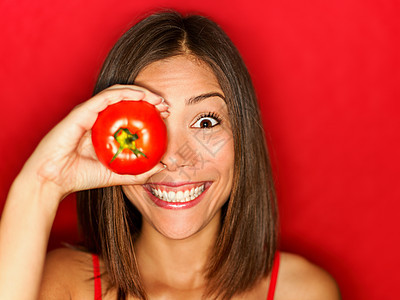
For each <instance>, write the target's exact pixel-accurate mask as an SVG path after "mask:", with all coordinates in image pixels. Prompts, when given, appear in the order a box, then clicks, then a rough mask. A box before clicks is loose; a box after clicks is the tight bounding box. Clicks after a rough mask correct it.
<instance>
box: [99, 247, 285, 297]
mask: <svg viewBox="0 0 400 300" xmlns="http://www.w3.org/2000/svg"><path fill="white" fill-rule="evenodd" d="M92 259H93V275H94V300H101V297H102V296H101V274H100V264H99V257H98V256H97V255H96V254H92ZM279 262H280V258H279V252H276V254H275V259H274V264H273V266H272V270H271V281H270V283H269V289H268V296H267V300H273V299H274V295H275V287H276V280H277V278H278V271H279Z"/></svg>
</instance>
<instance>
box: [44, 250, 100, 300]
mask: <svg viewBox="0 0 400 300" xmlns="http://www.w3.org/2000/svg"><path fill="white" fill-rule="evenodd" d="M92 277H93V267H92V257H91V255H90V254H89V253H85V252H82V251H78V250H74V249H68V248H62V249H57V250H53V251H51V252H49V253H48V255H47V258H46V263H45V266H44V271H43V276H42V283H41V289H40V297H39V299H41V300H44V299H46V300H48V299H60V300H62V299H90V298H93V297H92V295H93V282H92V280H91V278H92Z"/></svg>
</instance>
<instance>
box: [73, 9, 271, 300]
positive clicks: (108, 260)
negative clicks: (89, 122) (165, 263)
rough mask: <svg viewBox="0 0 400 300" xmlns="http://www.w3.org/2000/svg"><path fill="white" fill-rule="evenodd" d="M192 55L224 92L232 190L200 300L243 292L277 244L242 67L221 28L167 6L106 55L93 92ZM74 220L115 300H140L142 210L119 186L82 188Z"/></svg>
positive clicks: (260, 137)
mask: <svg viewBox="0 0 400 300" xmlns="http://www.w3.org/2000/svg"><path fill="white" fill-rule="evenodd" d="M182 54H186V55H188V54H189V55H192V56H194V57H196V58H198V59H200V60H202V61H204V62H205V63H207V64H208V65H209V66H210V67H211V69H212V70H213V71H214V73H215V75H216V76H217V78H218V81H219V83H220V86H221V88H222V90H223V92H224V94H225V98H226V103H227V106H228V110H229V115H230V119H231V124H232V133H233V139H234V152H235V165H234V179H233V188H232V192H231V195H230V197H229V200H228V201H227V203H226V204H225V205H224V206H223V208H222V220H223V222H222V227H221V232H220V234H219V236H218V239H217V242H216V245H215V249H214V253H213V255H212V256H211V257H210V260H209V264H208V266H206V267H207V269H206V270H205V272H206V273H205V274H206V276H207V279H208V287H207V291H206V295H204V296H205V297H213V298H215V299H230V298H231V297H232V296H233V295H235V294H240V293H242V292H244V291H246V290H248V289H250V288H251V287H252V286H254V284H255V283H256V282H257V281H258V280H259V279H261V278H262V277H263V276H266V275H267V274H268V273H269V272H270V270H271V267H272V262H273V258H274V254H275V251H276V248H277V235H278V234H277V231H278V230H277V224H278V220H277V218H278V216H277V205H276V197H275V192H274V186H273V179H272V174H271V168H270V163H269V160H268V154H267V147H266V142H265V137H264V131H263V128H262V123H261V118H260V113H259V108H258V104H257V99H256V95H255V92H254V88H253V84H252V82H251V78H250V76H249V73H248V71H247V68H246V66H245V64H244V62H243V60H242V58H241V56H240V54H239V52H238V51H237V49H236V48H235V46H234V45H233V43H232V42H231V40H230V39H229V38H228V36H227V35H226V34H225V33H224V31H223V30H222V29H221V28H220V27H219V26H218V25H217V24H215V23H214V22H213V21H211V20H210V19H208V18H205V17H202V16H198V15H189V16H182V15H181V14H179V13H176V12H172V11H168V12H161V13H156V14H152V15H150V16H148V17H147V18H145V19H143V20H142V21H140V22H139V23H137V24H136V25H135V26H133V27H132V28H131V29H130V30H129V31H127V32H126V33H125V34H124V35H123V36H122V37H121V38H120V40H119V41H118V42H117V43H116V45H115V46H114V48H113V49H112V50H111V52H110V54H109V55H108V57H107V59H106V61H105V63H104V66H103V68H102V70H101V73H100V75H99V78H98V81H97V84H96V88H95V91H94V93H95V94H96V93H98V92H100V91H101V90H103V89H105V88H107V87H109V86H111V85H113V84H117V83H118V84H133V83H134V81H135V78H136V76H137V75H138V73H139V72H140V71H141V70H142V69H143V68H144V67H146V66H147V65H149V64H151V63H152V62H155V61H158V60H161V59H165V58H168V57H172V56H176V55H182ZM77 206H78V218H79V222H80V227H81V230H82V232H83V237H84V246H85V247H86V248H87V250H88V251H90V252H93V253H97V254H99V255H100V256H101V257H102V258H103V260H104V264H105V268H106V272H107V275H108V278H109V282H108V283H109V287H110V288H117V289H118V295H119V296H118V297H119V299H123V298H124V297H125V295H128V294H132V295H134V296H136V297H138V298H140V299H146V292H145V290H144V288H143V286H142V284H141V280H140V275H139V271H138V268H137V264H136V259H135V254H134V249H133V245H134V242H135V238H136V237H137V236H138V234H139V233H140V229H141V221H142V220H141V215H140V213H139V212H138V211H137V209H136V208H135V207H134V206H133V205H132V204H131V202H130V201H129V200H127V199H126V198H125V196H124V194H123V192H122V189H121V188H120V187H110V188H104V189H96V190H89V191H83V192H81V193H79V195H78V201H77Z"/></svg>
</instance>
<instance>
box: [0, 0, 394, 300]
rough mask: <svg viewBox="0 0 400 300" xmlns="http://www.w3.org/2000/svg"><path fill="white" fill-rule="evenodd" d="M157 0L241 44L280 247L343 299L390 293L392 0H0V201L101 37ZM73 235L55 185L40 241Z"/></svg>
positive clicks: (103, 50) (73, 99)
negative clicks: (316, 270)
mask: <svg viewBox="0 0 400 300" xmlns="http://www.w3.org/2000/svg"><path fill="white" fill-rule="evenodd" d="M160 7H170V8H176V9H178V10H180V11H183V12H186V11H197V12H199V13H202V14H205V15H208V16H210V17H212V18H213V19H214V20H216V21H217V22H218V23H219V24H220V25H221V26H222V27H223V29H225V31H226V32H227V33H228V35H229V36H230V37H231V38H232V39H233V41H234V42H235V44H236V45H237V47H238V48H239V50H240V51H241V53H242V54H243V57H244V60H245V62H246V63H247V65H248V67H249V70H250V73H251V75H252V76H253V79H254V82H255V85H256V89H257V92H258V95H259V99H260V105H261V109H262V114H263V117H264V124H265V127H266V132H267V138H268V142H269V146H270V151H271V156H272V161H273V165H274V170H275V175H276V184H277V191H278V196H279V204H280V214H281V221H282V242H281V245H282V246H281V248H282V249H283V250H287V251H292V252H297V253H300V254H302V255H304V256H305V257H307V258H308V259H310V260H311V261H313V262H315V263H317V264H319V265H321V266H322V267H324V268H325V269H327V270H328V271H329V272H330V273H331V274H333V275H334V277H335V278H336V280H337V281H338V283H339V285H340V288H341V291H342V294H343V298H344V299H363V300H369V299H398V296H397V294H398V284H397V281H398V280H399V276H398V269H399V267H400V255H399V252H400V242H399V233H400V230H399V227H400V226H399V217H400V214H399V212H398V210H399V209H400V202H399V200H400V185H399V184H398V180H399V177H400V176H399V175H400V174H399V173H400V171H399V170H400V168H399V167H400V159H399V144H400V134H399V129H400V121H399V111H400V110H399V108H400V104H399V103H398V102H399V99H400V97H399V96H400V88H399V82H400V58H399V55H400V54H399V53H400V47H399V46H400V42H399V38H400V35H399V34H400V24H399V12H400V6H399V2H398V1H395V0H386V1H378V0H376V1H370V0H336V1H321V0H310V1H295V0H281V1H261V0H260V1H234V0H226V1H219V2H217V1H212V0H203V1H196V3H191V2H190V1H156V0H147V1H128V0H125V1H105V0H103V1H99V0H90V1H81V0H69V1H62V2H61V1H59V2H58V1H50V0H48V1H45V0H41V1H16V0H2V1H1V2H0V40H1V47H0V59H1V64H0V83H1V90H0V91H1V96H0V99H1V105H2V108H1V110H0V128H1V131H0V132H1V135H0V139H1V147H0V155H1V157H2V158H3V159H2V163H1V166H0V168H1V169H0V170H1V173H0V175H1V177H0V197H1V198H0V200H1V201H0V203H1V205H0V208H1V207H2V203H3V202H4V199H5V197H6V194H7V190H8V189H9V186H10V184H11V182H12V180H13V178H14V177H15V176H16V175H17V173H18V171H19V170H20V168H21V167H22V165H23V163H24V161H25V160H26V159H27V158H28V157H29V155H30V153H31V152H32V151H33V149H34V148H35V145H36V144H37V143H38V142H39V141H40V139H41V138H42V137H43V135H44V134H45V133H46V132H47V131H48V130H50V128H51V127H52V126H54V125H55V124H56V123H57V122H58V121H59V120H60V119H61V118H62V117H63V116H65V115H66V114H67V113H68V112H69V111H70V110H71V109H72V108H73V107H74V106H75V105H76V104H78V103H80V102H81V101H83V100H85V99H87V98H88V97H89V96H90V95H91V92H92V88H93V85H94V82H95V78H96V75H97V73H98V71H99V68H100V66H101V63H102V61H103V59H104V58H105V55H106V54H107V52H108V51H109V49H110V47H111V46H112V44H113V43H114V42H115V41H116V40H117V39H118V37H119V36H120V34H121V33H122V32H123V31H125V30H126V29H127V28H129V26H130V25H131V24H132V23H133V22H134V21H135V20H136V19H137V18H138V17H139V16H141V15H142V14H143V13H144V12H146V11H148V10H149V9H154V8H160ZM76 238H77V234H76V216H75V211H74V198H73V197H69V198H68V199H67V200H66V201H64V202H63V204H62V206H61V209H60V211H59V213H58V215H57V218H56V222H55V225H54V230H53V234H52V237H51V241H50V247H51V248H54V247H57V246H58V245H59V243H60V241H67V242H73V241H74V240H76Z"/></svg>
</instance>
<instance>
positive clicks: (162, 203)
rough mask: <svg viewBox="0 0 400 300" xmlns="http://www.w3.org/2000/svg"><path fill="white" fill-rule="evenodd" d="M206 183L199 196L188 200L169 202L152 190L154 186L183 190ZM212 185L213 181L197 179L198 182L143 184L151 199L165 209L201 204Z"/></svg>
mask: <svg viewBox="0 0 400 300" xmlns="http://www.w3.org/2000/svg"><path fill="white" fill-rule="evenodd" d="M202 184H204V191H203V192H202V193H201V195H200V196H198V197H197V198H196V199H194V200H191V201H188V202H167V201H164V200H161V199H159V198H157V197H156V196H154V195H153V194H152V192H151V188H152V187H162V188H163V190H165V191H174V192H177V191H183V190H187V189H191V188H192V187H197V186H200V185H202ZM211 185H212V182H211V181H197V182H154V183H146V184H144V185H143V188H144V190H145V191H146V192H147V194H148V195H149V197H150V199H151V200H152V201H153V202H154V204H156V205H157V206H158V207H161V208H165V209H188V208H191V207H193V206H196V205H197V204H199V203H200V202H201V201H202V200H203V198H204V195H205V194H206V193H207V191H208V189H209V188H210V186H211Z"/></svg>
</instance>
